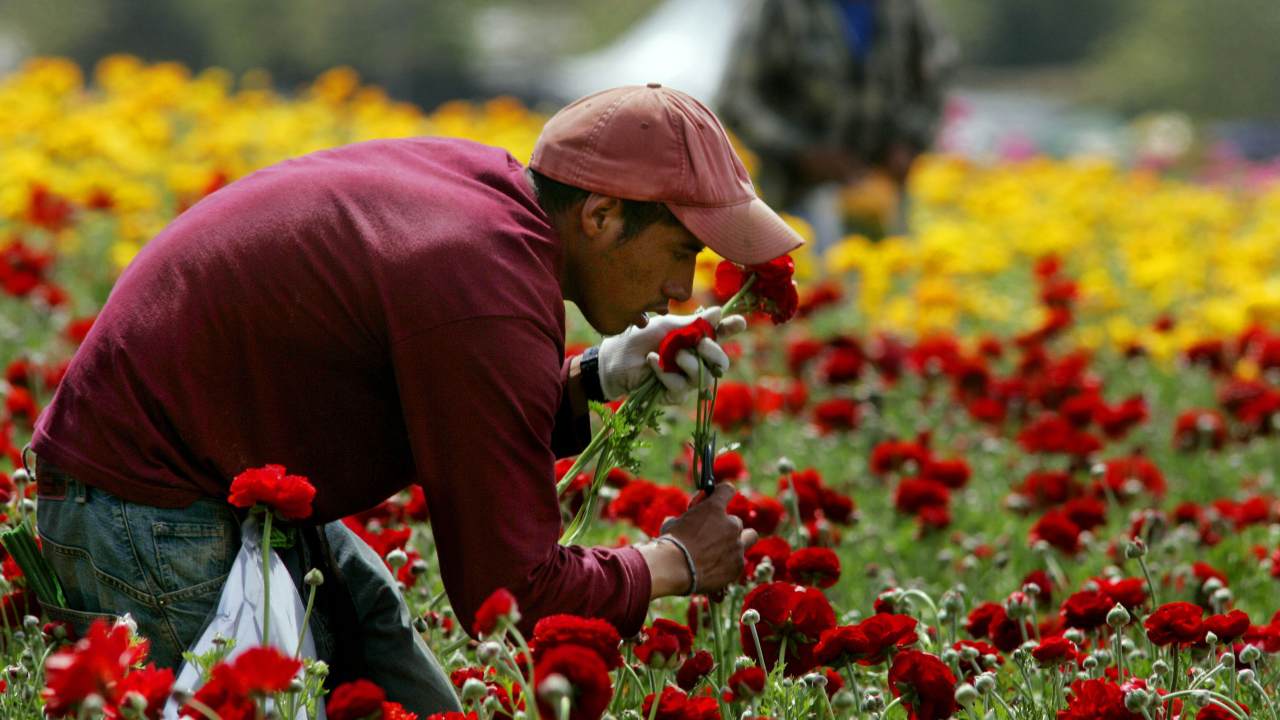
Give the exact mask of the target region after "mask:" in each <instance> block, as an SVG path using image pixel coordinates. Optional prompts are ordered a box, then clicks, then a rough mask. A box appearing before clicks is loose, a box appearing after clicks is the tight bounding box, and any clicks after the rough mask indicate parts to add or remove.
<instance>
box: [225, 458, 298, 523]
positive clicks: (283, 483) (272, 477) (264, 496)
mask: <svg viewBox="0 0 1280 720" xmlns="http://www.w3.org/2000/svg"><path fill="white" fill-rule="evenodd" d="M315 497H316V488H315V486H314V485H312V484H311V483H310V481H308V480H307V479H306V478H304V477H302V476H301V475H286V474H285V471H284V466H283V465H266V466H263V467H260V468H251V469H249V470H245V471H244V472H242V473H240V474H239V475H237V476H236V477H235V479H234V480H232V481H231V493H230V495H228V496H227V502H229V503H231V504H232V505H235V506H236V507H241V508H247V507H253V506H254V505H256V504H258V503H262V504H263V505H266V506H267V507H268V508H270V509H272V510H274V511H275V512H276V513H277V514H278V515H280V517H282V518H284V519H286V520H302V519H303V518H306V517H308V516H309V515H311V501H312V500H314V499H315Z"/></svg>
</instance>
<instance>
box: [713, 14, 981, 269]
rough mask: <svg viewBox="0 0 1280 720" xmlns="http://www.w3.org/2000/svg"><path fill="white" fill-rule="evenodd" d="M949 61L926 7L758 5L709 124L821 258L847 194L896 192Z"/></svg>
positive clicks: (922, 139)
mask: <svg viewBox="0 0 1280 720" xmlns="http://www.w3.org/2000/svg"><path fill="white" fill-rule="evenodd" d="M956 57H957V52H956V48H955V45H954V44H953V43H952V42H951V41H950V40H949V39H948V38H947V37H945V36H944V35H943V34H942V33H941V32H940V30H939V28H938V27H937V25H936V24H935V21H934V15H933V13H932V12H931V10H930V9H929V8H928V7H927V6H926V0H756V1H755V2H754V3H752V5H751V6H750V8H749V9H748V10H747V12H746V13H745V17H744V19H743V21H742V26H741V28H740V30H739V33H738V36H737V39H736V40H735V42H734V43H733V45H732V50H731V51H730V58H729V62H728V67H727V70H726V73H725V80H724V82H723V84H722V86H721V89H720V95H719V112H720V115H721V118H722V119H723V120H724V122H725V124H726V125H727V126H728V127H729V128H730V129H731V130H732V131H733V132H734V133H736V134H737V135H738V136H739V138H741V140H742V142H743V143H744V144H745V145H746V146H747V147H748V148H750V149H751V150H752V151H754V152H755V153H756V154H757V155H758V156H759V159H760V165H759V171H758V173H757V176H758V177H757V185H758V187H759V188H760V194H761V196H762V197H764V198H767V199H768V200H769V202H770V203H772V204H773V205H774V206H775V207H779V208H782V209H785V210H787V211H789V212H793V213H795V214H797V215H800V216H802V217H804V218H805V219H806V220H808V221H809V222H810V224H812V225H813V229H814V235H815V241H814V246H815V248H814V249H815V250H817V251H819V252H821V251H824V250H825V249H826V248H828V247H830V246H831V245H832V244H834V243H835V242H836V241H838V240H839V239H840V238H841V237H842V236H843V235H844V227H843V217H842V212H841V205H840V202H841V201H840V198H841V190H842V189H843V188H844V187H845V186H847V185H848V184H849V183H852V182H854V181H857V180H858V179H860V178H861V177H863V176H865V175H866V174H867V173H868V172H869V171H871V170H878V171H880V172H882V173H883V174H884V175H887V176H888V177H889V178H890V179H891V180H892V181H893V183H894V185H896V186H897V188H898V189H899V190H901V188H902V186H903V184H904V182H905V180H906V177H907V174H908V173H909V172H910V170H911V165H912V163H913V162H914V161H915V159H916V157H917V156H919V154H920V153H921V152H923V151H924V150H926V149H927V148H928V147H929V146H930V144H931V143H932V141H933V136H934V133H935V132H936V130H937V128H938V125H939V120H940V118H941V116H942V108H943V96H944V91H945V84H946V79H947V77H948V75H949V74H950V70H951V68H952V67H953V66H954V64H955V60H956Z"/></svg>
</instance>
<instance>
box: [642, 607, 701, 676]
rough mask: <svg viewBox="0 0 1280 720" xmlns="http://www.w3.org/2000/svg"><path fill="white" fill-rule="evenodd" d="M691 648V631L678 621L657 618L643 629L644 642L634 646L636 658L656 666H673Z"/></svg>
mask: <svg viewBox="0 0 1280 720" xmlns="http://www.w3.org/2000/svg"><path fill="white" fill-rule="evenodd" d="M692 649H693V632H692V631H691V630H689V628H687V627H685V626H684V625H681V624H680V623H678V622H674V621H672V620H667V619H666V618H658V619H657V620H654V621H653V625H650V626H649V627H647V628H645V629H644V642H642V643H640V644H639V645H637V646H636V658H638V659H639V660H640V662H642V663H644V664H645V665H650V666H653V667H657V668H667V667H673V666H674V665H675V663H676V662H677V661H678V660H679V658H681V657H684V656H686V655H688V654H689V651H690V650H692Z"/></svg>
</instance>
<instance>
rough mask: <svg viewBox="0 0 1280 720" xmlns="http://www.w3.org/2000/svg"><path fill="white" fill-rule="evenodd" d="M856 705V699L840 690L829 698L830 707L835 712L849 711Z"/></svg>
mask: <svg viewBox="0 0 1280 720" xmlns="http://www.w3.org/2000/svg"><path fill="white" fill-rule="evenodd" d="M857 704H858V699H857V698H856V697H854V696H853V693H851V692H849V691H848V690H841V691H840V692H838V693H836V694H835V695H833V696H832V697H831V705H832V706H833V707H835V709H837V710H849V709H851V708H852V707H853V706H854V705H857Z"/></svg>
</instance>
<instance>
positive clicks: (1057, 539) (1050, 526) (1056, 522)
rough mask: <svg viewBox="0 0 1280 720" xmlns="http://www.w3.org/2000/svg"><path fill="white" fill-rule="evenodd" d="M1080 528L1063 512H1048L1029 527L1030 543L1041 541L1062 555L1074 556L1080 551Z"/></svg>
mask: <svg viewBox="0 0 1280 720" xmlns="http://www.w3.org/2000/svg"><path fill="white" fill-rule="evenodd" d="M1080 532H1081V530H1080V526H1079V525H1076V524H1075V523H1074V522H1072V521H1071V518H1070V517H1068V516H1067V514H1066V513H1065V512H1062V511H1061V510H1050V511H1049V512H1047V513H1045V514H1044V515H1043V516H1041V517H1040V519H1039V520H1037V521H1036V524H1035V525H1032V526H1031V530H1030V533H1029V534H1030V537H1031V540H1032V541H1036V540H1043V541H1045V542H1047V543H1049V544H1050V545H1052V546H1053V547H1056V548H1058V549H1059V550H1061V551H1062V552H1064V553H1067V554H1069V555H1074V554H1075V553H1077V552H1079V551H1080Z"/></svg>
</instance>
